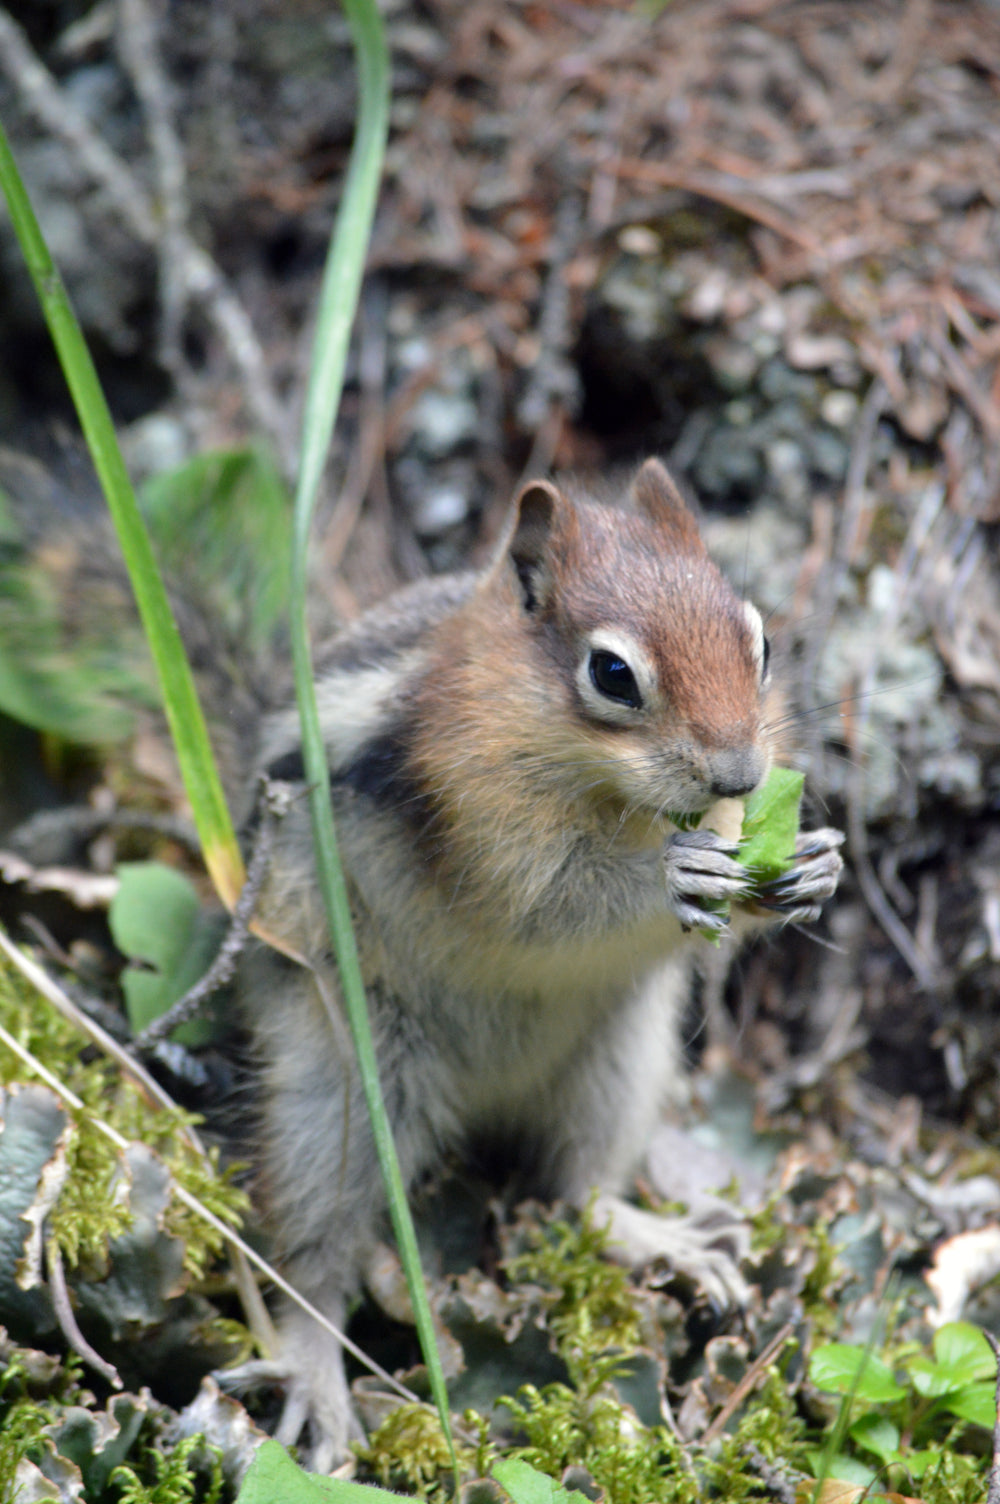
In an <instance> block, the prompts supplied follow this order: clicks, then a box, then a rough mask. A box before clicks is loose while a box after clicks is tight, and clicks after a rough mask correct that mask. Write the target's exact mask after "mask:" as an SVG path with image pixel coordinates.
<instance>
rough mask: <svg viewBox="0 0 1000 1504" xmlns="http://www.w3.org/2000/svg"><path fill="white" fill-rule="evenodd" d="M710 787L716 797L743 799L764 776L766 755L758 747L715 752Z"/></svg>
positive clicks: (710, 767) (712, 758)
mask: <svg viewBox="0 0 1000 1504" xmlns="http://www.w3.org/2000/svg"><path fill="white" fill-rule="evenodd" d="M708 774H709V782H708V787H709V789H710V791H711V792H712V793H713V794H714V795H715V797H716V799H743V798H745V796H746V795H747V794H752V793H753V791H754V789H755V788H756V787H757V785H758V783H760V781H761V779H762V778H763V776H764V755H763V753H761V752H759V751H758V750H757V748H756V747H740V748H738V749H736V750H735V751H730V752H713V753H712V757H711V760H710V763H709V769H708Z"/></svg>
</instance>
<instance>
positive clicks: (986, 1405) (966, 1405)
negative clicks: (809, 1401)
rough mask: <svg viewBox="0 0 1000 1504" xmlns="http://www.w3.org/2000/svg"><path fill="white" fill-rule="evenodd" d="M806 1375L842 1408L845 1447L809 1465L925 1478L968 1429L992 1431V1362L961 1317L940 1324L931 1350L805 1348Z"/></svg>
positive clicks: (866, 1478) (863, 1476) (867, 1478)
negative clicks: (837, 1397) (836, 1397)
mask: <svg viewBox="0 0 1000 1504" xmlns="http://www.w3.org/2000/svg"><path fill="white" fill-rule="evenodd" d="M809 1377H810V1379H811V1381H812V1382H813V1384H815V1386H816V1388H817V1389H820V1390H822V1391H824V1392H825V1393H827V1394H836V1395H841V1396H843V1397H844V1403H845V1404H846V1405H847V1406H849V1413H848V1414H847V1418H846V1426H845V1427H844V1432H845V1446H844V1448H843V1449H838V1451H837V1453H836V1454H835V1455H834V1456H833V1457H832V1459H827V1458H826V1457H825V1455H823V1454H821V1453H820V1452H818V1451H814V1452H813V1453H812V1460H813V1464H814V1467H815V1468H816V1469H817V1471H819V1469H820V1468H821V1467H824V1468H825V1469H826V1471H827V1472H828V1473H829V1474H830V1475H831V1476H833V1477H844V1478H847V1479H848V1480H849V1481H855V1482H859V1483H865V1482H874V1481H875V1480H876V1479H879V1480H880V1481H884V1479H885V1478H886V1477H888V1478H889V1479H890V1480H892V1481H893V1482H894V1483H898V1485H899V1486H901V1487H902V1486H903V1484H904V1482H905V1481H906V1480H907V1479H921V1480H923V1481H925V1482H926V1481H927V1480H929V1479H930V1477H931V1476H932V1475H934V1474H935V1473H939V1472H940V1468H939V1465H940V1463H941V1460H942V1456H943V1453H944V1452H945V1451H947V1452H948V1453H949V1454H950V1455H952V1456H955V1455H957V1454H958V1453H959V1451H960V1448H961V1446H962V1442H963V1437H964V1436H965V1435H966V1433H967V1432H968V1429H969V1427H970V1426H978V1427H983V1428H985V1429H987V1430H992V1428H993V1424H994V1421H995V1418H996V1408H995V1392H994V1391H995V1385H996V1359H995V1358H994V1357H993V1354H992V1352H991V1351H990V1348H989V1345H988V1344H987V1342H986V1339H985V1337H984V1336H983V1334H982V1332H981V1331H979V1329H978V1328H977V1327H974V1326H971V1325H970V1324H969V1323H968V1322H964V1321H953V1322H949V1323H948V1324H947V1325H945V1326H942V1327H940V1328H939V1329H938V1330H937V1331H936V1332H935V1334H934V1338H933V1342H932V1351H931V1354H930V1355H928V1353H927V1351H926V1350H925V1349H924V1348H923V1347H920V1346H919V1345H918V1344H916V1343H913V1342H908V1343H904V1344H900V1345H898V1346H897V1347H896V1348H895V1349H893V1348H892V1347H890V1348H889V1349H888V1351H887V1354H886V1356H884V1357H883V1356H880V1355H879V1354H878V1353H876V1352H873V1351H870V1350H869V1349H867V1348H864V1347H860V1346H856V1345H854V1344H851V1343H846V1342H830V1343H827V1344H826V1345H825V1346H823V1347H818V1348H816V1349H815V1350H814V1352H813V1353H812V1356H811V1358H810V1360H809ZM856 1410H861V1413H860V1414H855V1413H854V1412H855V1411H856ZM968 1460H969V1461H972V1459H968ZM976 1470H977V1473H978V1474H979V1476H980V1483H981V1470H980V1469H979V1468H978V1465H977V1467H976ZM960 1471H961V1470H960ZM953 1481H954V1480H953ZM924 1496H925V1498H926V1497H927V1493H926V1490H925V1493H924Z"/></svg>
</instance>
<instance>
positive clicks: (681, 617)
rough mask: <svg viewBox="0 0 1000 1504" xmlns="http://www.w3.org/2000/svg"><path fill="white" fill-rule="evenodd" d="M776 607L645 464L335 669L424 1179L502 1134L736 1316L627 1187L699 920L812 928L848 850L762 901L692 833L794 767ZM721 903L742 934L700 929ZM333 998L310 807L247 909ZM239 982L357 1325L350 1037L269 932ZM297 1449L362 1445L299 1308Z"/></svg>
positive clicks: (280, 1217)
mask: <svg viewBox="0 0 1000 1504" xmlns="http://www.w3.org/2000/svg"><path fill="white" fill-rule="evenodd" d="M768 657H769V649H768V643H767V639H766V637H765V635H764V631H763V627H762V623H761V618H760V616H759V615H758V613H757V611H756V610H754V608H753V607H752V606H750V605H749V604H747V603H746V602H744V601H742V600H740V599H739V598H738V596H737V595H736V594H735V593H734V591H733V590H732V589H731V588H730V586H729V585H728V584H727V583H726V581H725V580H724V578H723V577H722V575H721V574H720V572H719V571H718V570H717V568H716V567H715V565H714V564H713V563H712V562H711V560H710V559H709V557H708V554H707V552H706V550H705V547H704V544H703V542H702V539H701V536H700V534H699V531H698V528H697V525H696V522H695V519H694V517H693V515H692V513H691V511H690V510H689V509H688V507H687V505H686V503H685V502H684V500H683V498H682V497H681V495H680V493H679V492H678V490H677V489H676V487H675V486H674V484H673V482H672V480H671V479H670V477H669V475H668V473H667V471H666V470H665V469H664V468H663V466H662V465H660V464H659V463H658V462H657V461H655V460H649V461H647V462H646V463H645V464H644V465H643V466H642V468H641V469H640V470H639V472H638V474H637V476H636V477H635V479H634V481H633V482H632V485H631V487H630V488H629V490H628V492H627V494H626V495H624V496H619V497H617V498H613V499H612V500H611V501H602V500H599V499H597V498H595V497H593V496H591V495H590V494H588V493H586V492H585V491H583V490H581V489H579V488H577V487H572V486H563V485H556V484H553V483H551V482H548V481H536V482H533V483H531V484H529V485H527V486H526V487H525V488H524V489H523V490H522V491H521V493H520V495H519V496H518V497H517V499H516V501H515V502H514V505H513V509H512V513H511V517H510V522H509V525H508V527H507V530H506V532H505V533H504V535H503V538H502V540H501V541H500V544H499V546H498V547H497V549H496V551H495V554H494V556H493V558H492V561H491V562H490V563H489V564H488V565H487V567H486V568H485V569H483V570H482V571H481V572H479V573H468V574H460V575H454V576H447V577H440V578H437V579H433V580H430V581H427V582H423V583H420V584H417V585H415V586H411V587H409V588H408V589H405V590H403V591H401V592H400V593H399V594H397V595H396V596H395V597H393V598H391V599H390V600H389V601H388V603H386V604H383V605H381V606H378V607H376V608H375V609H374V610H372V611H370V612H369V613H368V614H366V615H364V616H363V617H361V618H360V619H359V620H358V621H357V622H356V623H355V624H354V625H353V626H351V627H350V628H348V629H347V630H345V631H344V632H343V633H342V635H341V636H340V637H339V639H337V641H336V642H335V643H334V644H333V647H332V649H331V651H330V653H329V655H328V657H327V660H326V661H325V663H323V664H322V665H321V667H320V669H319V671H318V673H317V693H318V700H319V708H320V717H321V723H322V727H323V731H324V735H325V739H326V747H327V752H328V757H329V766H330V772H331V777H332V788H333V799H334V807H335V814H336V821H337V830H338V837H339V844H340V848H341V855H342V859H343V862H344V867H345V871H346V875H347V879H348V883H349V888H350V893H351V901H352V905H353V911H354V918H355V922H356V931H357V940H358V947H359V951H360V958H361V964H362V970H363V974H364V979H365V983H366V986H367V992H368V999H369V1007H370V1012H371V1020H372V1029H373V1033H374V1038H375V1046H376V1051H377V1055H378V1061H379V1067H380V1072H381V1079H382V1087H383V1091H384V1095H385V1100H386V1104H387V1108H388V1112H389V1117H390V1120H391V1124H392V1128H393V1132H394V1135H395V1140H396V1145H397V1148H398V1152H399V1157H400V1161H401V1167H402V1172H403V1176H404V1180H405V1181H406V1182H407V1184H408V1185H409V1186H413V1185H414V1184H415V1183H416V1182H417V1181H418V1179H420V1178H421V1177H422V1176H423V1175H424V1174H426V1172H427V1171H428V1170H430V1169H433V1168H434V1167H435V1166H436V1165H438V1164H439V1163H440V1162H441V1159H442V1156H443V1154H444V1153H445V1151H446V1150H448V1149H450V1148H452V1147H459V1148H460V1147H461V1146H462V1145H463V1144H470V1143H480V1142H484V1141H485V1142H494V1143H500V1144H502V1145H504V1146H506V1147H507V1148H508V1149H509V1150H511V1151H512V1152H513V1154H514V1156H515V1158H516V1162H517V1163H518V1165H519V1166H521V1167H522V1168H523V1170H524V1171H525V1173H526V1176H527V1180H528V1182H529V1183H530V1185H531V1187H532V1189H533V1190H534V1191H535V1192H536V1193H538V1194H540V1195H543V1196H545V1197H551V1198H556V1197H558V1198H563V1199H565V1200H567V1201H568V1202H570V1203H573V1204H575V1205H577V1206H582V1205H584V1204H585V1203H586V1202H587V1201H588V1198H590V1196H591V1194H592V1192H593V1191H594V1190H595V1188H596V1191H597V1193H598V1194H597V1199H596V1202H595V1203H594V1215H595V1217H596V1218H597V1220H598V1221H599V1222H601V1223H606V1224H607V1225H608V1227H609V1230H610V1235H611V1238H612V1239H613V1240H614V1241H615V1242H616V1243H619V1244H621V1245H622V1253H623V1256H624V1257H626V1258H628V1259H630V1260H632V1261H634V1262H640V1261H643V1260H646V1259H649V1258H651V1257H653V1256H660V1255H662V1256H664V1257H665V1258H666V1259H668V1260H671V1261H672V1262H673V1263H674V1264H675V1265H676V1266H677V1267H679V1268H681V1269H683V1270H685V1271H687V1272H688V1273H690V1274H691V1275H692V1276H693V1277H694V1278H695V1279H696V1280H698V1281H699V1282H700V1283H701V1284H702V1285H703V1286H704V1287H706V1288H707V1289H708V1291H709V1293H711V1294H713V1295H715V1296H716V1297H717V1298H719V1299H720V1300H726V1299H727V1298H728V1297H730V1296H732V1295H733V1294H734V1293H737V1294H738V1290H737V1286H738V1283H739V1275H738V1273H736V1271H735V1270H734V1268H733V1266H732V1262H731V1260H729V1259H728V1257H727V1255H726V1252H725V1250H724V1249H720V1248H717V1247H715V1246H714V1243H713V1234H712V1230H711V1228H700V1227H698V1226H697V1225H694V1224H692V1223H690V1222H686V1221H684V1220H682V1219H671V1218H665V1217H658V1216H656V1215H654V1214H653V1213H650V1212H647V1211H643V1210H640V1209H638V1208H635V1207H632V1206H630V1205H629V1204H628V1203H627V1202H625V1201H624V1200H623V1199H621V1192H622V1191H623V1189H624V1188H625V1187H626V1186H627V1184H628V1180H629V1176H630V1174H631V1173H632V1172H633V1170H634V1168H635V1165H636V1162H637V1160H638V1158H639V1156H640V1155H641V1153H642V1151H643V1148H644V1146H645V1144H646V1142H647V1140H648V1138H649V1136H650V1134H651V1132H652V1130H653V1127H654V1125H655V1123H656V1121H657V1117H658V1115H659V1114H660V1112H661V1110H662V1108H663V1106H664V1103H665V1102H666V1101H667V1100H668V1099H669V1098H670V1097H671V1095H672V1094H674V1093H675V1091H676V1089H677V1086H678V1083H679V1082H680V1080H681V1076H682V1070H681V1064H680V1059H679V1048H678V1028H679V1018H680V1014H681V1010H682V1008H683V1005H684V1002H685V999H686V994H687V988H688V983H689V980H690V973H691V970H692V967H693V965H694V964H695V962H696V959H697V954H698V950H699V947H700V946H703V945H704V943H705V942H704V940H702V939H701V938H700V935H699V933H698V932H699V931H705V930H720V931H721V930H722V929H724V928H726V927H727V926H728V927H729V928H730V929H732V930H733V931H734V932H739V933H745V932H747V931H748V930H750V929H752V928H753V927H754V926H759V925H763V924H766V923H767V922H768V919H769V918H770V919H774V918H775V917H777V918H778V919H784V920H786V921H787V920H796V921H808V920H812V919H815V918H816V916H817V914H818V912H819V908H820V905H821V904H822V903H823V902H824V901H825V900H826V899H828V898H829V897H830V896H831V895H832V894H833V892H834V890H835V888H836V885H837V879H838V874H839V871H840V868H841V861H840V856H839V853H838V847H839V845H840V842H841V839H842V837H841V836H840V834H839V832H836V831H833V830H819V831H814V832H811V833H809V834H808V835H803V836H801V837H800V839H799V843H798V848H797V853H796V858H795V861H794V864H793V866H792V868H791V870H790V872H788V873H786V874H785V876H784V877H783V878H782V879H781V880H780V881H779V882H777V883H774V884H772V885H771V887H770V888H765V889H761V890H758V891H755V892H751V890H750V888H749V885H748V875H747V872H746V869H745V868H744V867H742V866H741V865H740V864H739V863H738V862H737V861H736V860H735V847H734V845H733V844H731V843H729V842H727V841H726V840H724V839H723V838H722V837H720V836H718V835H715V834H713V833H712V832H711V831H709V830H693V831H684V830H681V829H678V828H677V824H676V823H675V822H677V821H678V820H681V817H688V816H696V815H698V814H700V813H701V812H704V811H706V810H707V809H708V808H709V807H710V806H711V805H713V804H714V803H715V802H716V801H718V800H720V799H726V798H731V799H732V798H735V799H739V798H743V797H745V796H746V795H749V794H750V793H751V792H752V791H753V790H754V789H755V788H757V787H758V785H759V784H760V783H761V782H762V780H763V779H764V778H765V776H766V774H767V772H768V769H769V766H770V763H771V759H772V755H773V751H774V746H773V742H774V730H773V728H774V725H775V709H774V702H773V699H772V695H771V689H770V679H769V662H768ZM298 738H299V731H298V718H297V714H296V713H295V712H294V711H293V710H289V711H281V712H278V713H276V714H273V715H270V716H268V717H267V718H266V719H265V720H264V722H263V724H262V727H261V738H260V747H259V751H258V755H257V769H258V771H261V770H263V771H265V772H266V773H267V774H268V775H269V776H270V777H271V778H272V779H278V780H287V781H289V782H291V783H293V784H295V783H297V782H301V781H302V780H303V778H304V772H303V766H302V756H301V749H300V744H299V739H298ZM718 900H728V901H730V902H731V904H732V923H731V924H730V923H729V921H728V920H727V919H724V918H723V917H721V915H720V914H718V913H715V912H712V910H711V907H710V905H711V903H712V902H714V901H718ZM258 913H259V916H260V918H261V920H262V922H263V924H264V925H265V926H266V929H267V931H268V932H270V933H272V934H277V935H278V936H280V937H281V939H282V940H283V941H284V942H286V943H287V944H289V945H290V946H292V947H293V948H294V949H295V950H296V951H298V952H300V953H302V954H304V955H306V956H307V957H308V958H309V959H310V961H311V963H312V964H313V965H314V966H315V967H316V968H317V969H318V970H319V972H320V973H321V975H323V977H324V978H325V983H326V986H327V987H328V989H330V990H331V991H333V992H334V993H335V992H336V986H337V979H336V967H335V963H334V961H333V959H332V956H331V952H330V940H329V936H328V934H327V929H326V921H325V917H324V912H323V908H322V905H321V902H320V899H319V896H318V893H317V885H316V879H315V874H314V866H313V856H312V845H311V836H310V831H309V822H308V815H307V811H306V809H305V807H304V801H301V800H299V801H296V802H295V803H294V804H293V807H292V811H291V813H290V814H289V815H288V817H287V819H286V821H285V822H284V823H283V824H282V826H281V828H280V832H279V835H278V840H277V846H276V851H275V855H274V858H273V861H272V863H271V867H270V871H269V875H268V879H267V882H266V886H265V889H264V891H263V893H262V896H261V900H260V904H259V907H258ZM239 991H240V996H241V999H242V1004H243V1006H244V1008H245V1010H246V1014H247V1017H248V1019H249V1020H250V1024H251V1027H252V1031H253V1035H254V1038H255V1042H256V1052H257V1056H258V1059H259V1069H260V1082H261V1095H262V1109H261V1132H260V1198H261V1201H262V1204H263V1207H264V1210H265V1213H266V1217H267V1221H268V1224H269V1226H270V1229H271V1232H272V1234H273V1236H274V1239H275V1241H276V1244H277V1249H278V1255H279V1260H280V1263H281V1266H282V1268H283V1270H284V1272H285V1274H286V1275H287V1276H288V1278H290V1279H291V1280H292V1281H293V1283H295V1284H296V1285H297V1286H298V1288H299V1289H300V1290H301V1291H302V1293H303V1294H305V1295H306V1296H307V1297H308V1298H309V1299H310V1300H311V1301H312V1302H313V1303H314V1304H315V1305H316V1306H318V1307H319V1308H321V1309H322V1310H323V1311H324V1312H325V1313H326V1314H327V1315H328V1316H329V1317H330V1319H331V1320H333V1321H334V1322H337V1323H341V1322H342V1321H343V1319H344V1316H345V1310H346V1306H347V1304H348V1303H349V1301H350V1300H351V1298H352V1297H353V1296H354V1294H355V1292H356V1291H357V1289H358V1287H359V1285H360V1283H361V1281H362V1278H363V1273H364V1269H365V1264H366V1261H367V1260H368V1258H369V1257H370V1255H371V1253H372V1250H373V1248H374V1245H375V1244H376V1242H377V1240H378V1239H379V1237H380V1236H381V1234H382V1232H383V1228H384V1222H385V1202H384V1196H383V1191H382V1185H381V1179H380V1175H379V1170H378V1164H377V1160H376V1156H375V1149H374V1145H373V1140H372V1135H371V1131H370V1129H369V1126H368V1120H367V1113H366V1109H365V1105H364V1101H363V1098H362V1095H361V1090H360V1085H359V1082H358V1078H357V1072H356V1069H355V1067H354V1064H353V1061H352V1058H351V1054H350V1047H349V1046H347V1047H346V1050H345V1044H344V1040H343V1039H342V1038H338V1037H336V1036H335V1032H334V1030H333V1029H332V1028H331V1025H330V1022H329V1019H328V1017H327V1015H326V1013H325V1011H324V1007H323V1005H322V1003H321V1000H320V996H319V992H318V988H317V985H316V980H315V978H314V976H313V975H312V974H311V973H310V972H309V971H308V970H306V969H304V968H301V967H297V966H295V965H294V963H292V962H291V961H289V960H288V959H287V958H286V957H285V956H284V955H282V954H279V953H278V952H277V951H276V950H273V949H269V948H268V947H266V946H265V945H263V944H260V943H258V944H255V945H254V946H253V948H252V949H251V950H250V951H249V952H248V953H247V954H246V955H245V956H244V958H243V962H242V965H241V973H240V982H239ZM281 1336H282V1343H283V1355H284V1358H283V1362H284V1367H285V1369H286V1370H287V1374H288V1387H287V1399H286V1405H285V1411H284V1415H283V1417H282V1420H281V1422H280V1425H279V1428H278V1432H277V1435H278V1437H279V1439H280V1440H282V1441H284V1442H286V1443H291V1442H294V1441H296V1440H298V1438H299V1436H300V1434H301V1433H302V1431H303V1429H304V1428H306V1429H308V1431H309V1433H310V1437H311V1444H312V1453H311V1458H312V1464H313V1466H314V1467H315V1468H317V1470H325V1469H328V1468H329V1466H330V1465H331V1464H332V1463H333V1462H334V1461H335V1460H336V1459H337V1458H339V1457H340V1456H341V1455H342V1454H343V1453H344V1451H345V1449H346V1446H347V1443H348V1442H349V1440H350V1438H351V1437H352V1436H355V1435H358V1434H360V1430H359V1426H358V1422H357V1420H356V1418H355V1416H354V1413H353V1410H352V1407H351V1402H350V1396H349V1392H348V1387H347V1381H346V1378H345V1374H344V1368H343V1362H342V1357H341V1351H340V1348H339V1345H338V1343H337V1342H336V1341H335V1340H334V1339H333V1338H332V1337H330V1336H329V1335H328V1334H327V1333H326V1332H325V1331H324V1330H323V1329H322V1328H320V1327H319V1326H318V1325H317V1324H316V1323H315V1322H314V1321H313V1320H312V1319H311V1318H309V1317H308V1316H306V1315H305V1314H303V1313H302V1312H300V1311H299V1310H298V1309H297V1308H295V1307H292V1306H289V1307H288V1309H287V1310H286V1311H284V1313H283V1315H282V1317H281Z"/></svg>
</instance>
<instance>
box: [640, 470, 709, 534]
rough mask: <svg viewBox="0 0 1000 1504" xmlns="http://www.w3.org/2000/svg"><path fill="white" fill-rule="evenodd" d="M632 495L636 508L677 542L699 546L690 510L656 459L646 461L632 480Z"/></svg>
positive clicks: (696, 528) (696, 525) (696, 526)
mask: <svg viewBox="0 0 1000 1504" xmlns="http://www.w3.org/2000/svg"><path fill="white" fill-rule="evenodd" d="M632 496H633V498H634V499H635V504H636V506H637V508H638V509H639V511H640V512H645V514H646V516H647V517H648V518H649V520H650V522H655V523H656V524H657V526H658V527H662V528H665V529H666V530H667V531H669V532H670V533H672V534H673V535H674V537H675V538H676V541H677V542H678V543H679V544H680V543H688V544H694V545H695V546H696V547H698V548H701V547H702V546H703V545H702V541H701V534H700V533H699V531H698V524H697V522H696V521H695V517H694V513H693V512H692V511H691V509H690V507H689V506H688V504H687V502H686V501H685V500H684V497H683V496H682V495H681V493H680V491H679V490H678V489H677V487H676V485H675V484H674V482H673V479H672V478H671V476H670V472H669V471H668V470H667V468H666V466H665V465H663V464H661V463H660V461H659V460H647V461H646V463H645V464H644V465H643V467H642V469H641V470H640V471H639V473H638V475H637V476H636V478H635V480H634V481H633V482H632Z"/></svg>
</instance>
